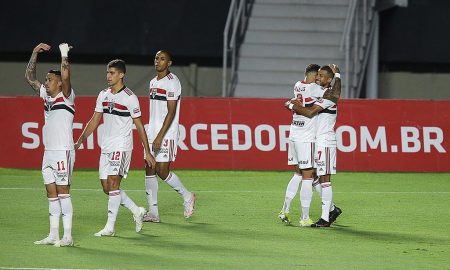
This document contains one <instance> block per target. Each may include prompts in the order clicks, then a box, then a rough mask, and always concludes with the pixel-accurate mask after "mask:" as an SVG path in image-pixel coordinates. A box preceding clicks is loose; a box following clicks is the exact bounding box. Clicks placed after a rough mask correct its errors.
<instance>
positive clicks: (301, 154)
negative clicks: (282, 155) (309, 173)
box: [288, 140, 314, 169]
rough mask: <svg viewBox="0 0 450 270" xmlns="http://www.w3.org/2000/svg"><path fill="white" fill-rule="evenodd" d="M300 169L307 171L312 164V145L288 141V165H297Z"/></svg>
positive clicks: (310, 143)
mask: <svg viewBox="0 0 450 270" xmlns="http://www.w3.org/2000/svg"><path fill="white" fill-rule="evenodd" d="M297 164H298V167H299V168H300V169H309V168H312V167H313V164H314V143H312V142H293V141H291V140H289V147H288V165H297Z"/></svg>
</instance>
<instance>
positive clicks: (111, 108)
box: [108, 101, 114, 113]
mask: <svg viewBox="0 0 450 270" xmlns="http://www.w3.org/2000/svg"><path fill="white" fill-rule="evenodd" d="M113 110H114V102H113V101H110V102H108V111H109V113H112V111H113Z"/></svg>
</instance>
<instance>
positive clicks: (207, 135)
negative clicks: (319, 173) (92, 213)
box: [0, 97, 450, 172]
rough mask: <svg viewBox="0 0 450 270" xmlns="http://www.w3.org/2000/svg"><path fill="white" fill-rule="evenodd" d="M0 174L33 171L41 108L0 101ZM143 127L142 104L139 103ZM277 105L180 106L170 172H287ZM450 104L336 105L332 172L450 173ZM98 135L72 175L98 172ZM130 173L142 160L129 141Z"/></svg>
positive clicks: (80, 119) (206, 101)
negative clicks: (175, 151) (174, 158)
mask: <svg viewBox="0 0 450 270" xmlns="http://www.w3.org/2000/svg"><path fill="white" fill-rule="evenodd" d="M95 99H96V98H95V97H78V98H77V100H76V110H77V112H76V115H75V120H74V137H75V138H78V136H79V135H80V134H81V131H82V129H83V128H84V127H85V125H86V123H87V122H88V120H89V119H90V117H91V115H92V112H93V108H94V104H95ZM0 102H1V103H0V104H1V106H2V108H3V110H2V111H3V113H2V114H1V125H2V126H3V127H4V130H3V132H2V141H3V143H2V144H1V153H2V155H1V156H0V167H12V168H40V166H41V160H42V154H43V146H42V138H41V130H42V125H43V122H44V120H43V113H42V105H43V103H42V101H41V100H39V98H37V97H15V98H12V97H9V98H8V97H1V98H0ZM140 102H141V107H142V110H143V119H144V121H147V120H148V109H146V108H148V99H147V98H146V97H140ZM283 103H284V100H283V99H245V98H193V97H186V98H183V102H182V104H181V119H180V122H181V124H182V126H181V130H180V141H179V148H178V155H177V161H176V162H175V163H174V168H180V169H181V168H192V169H233V170H289V169H290V168H289V167H288V166H287V165H286V163H287V153H286V150H287V138H288V132H289V125H290V120H291V114H290V112H288V111H287V110H286V109H284V107H283ZM448 123H450V101H448V100H447V101H429V100H410V101H406V100H342V101H341V102H340V104H339V114H338V124H337V129H336V131H337V138H338V159H337V169H338V170H340V171H375V172H382V171H400V172H411V171H414V172H450V156H449V154H448V151H449V149H450V139H449V137H448V134H449V133H450V125H449V124H448ZM101 134H102V127H101V126H100V127H99V129H98V130H96V131H95V132H94V134H93V135H92V136H90V137H89V138H88V140H87V141H86V143H85V144H84V145H83V149H80V150H78V151H77V157H76V163H75V167H76V168H97V166H98V157H99V152H100V149H99V147H98V140H99V137H100V136H101ZM134 146H135V150H134V152H133V159H132V168H142V166H143V152H142V147H141V145H140V143H139V140H138V137H137V134H136V132H135V134H134Z"/></svg>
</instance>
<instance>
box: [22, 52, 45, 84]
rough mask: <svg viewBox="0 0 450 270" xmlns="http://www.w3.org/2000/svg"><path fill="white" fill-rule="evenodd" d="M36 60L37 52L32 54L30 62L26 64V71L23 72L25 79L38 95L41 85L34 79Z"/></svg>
mask: <svg viewBox="0 0 450 270" xmlns="http://www.w3.org/2000/svg"><path fill="white" fill-rule="evenodd" d="M36 60H37V52H33V54H32V55H31V58H30V61H29V62H28V65H27V69H26V70H25V79H26V80H27V82H28V84H29V85H30V86H31V88H33V90H34V91H35V92H36V93H38V91H39V89H40V88H41V85H42V83H41V82H39V81H38V80H37V79H36Z"/></svg>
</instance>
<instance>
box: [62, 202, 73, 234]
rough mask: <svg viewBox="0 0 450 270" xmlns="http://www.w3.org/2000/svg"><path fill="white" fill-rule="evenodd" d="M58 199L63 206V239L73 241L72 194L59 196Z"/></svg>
mask: <svg viewBox="0 0 450 270" xmlns="http://www.w3.org/2000/svg"><path fill="white" fill-rule="evenodd" d="M58 197H59V202H60V204H61V213H62V221H63V226H64V236H63V237H65V238H69V239H71V238H72V217H73V206H72V198H70V194H58Z"/></svg>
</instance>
